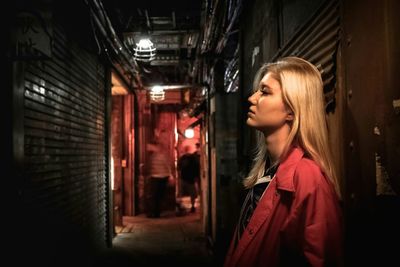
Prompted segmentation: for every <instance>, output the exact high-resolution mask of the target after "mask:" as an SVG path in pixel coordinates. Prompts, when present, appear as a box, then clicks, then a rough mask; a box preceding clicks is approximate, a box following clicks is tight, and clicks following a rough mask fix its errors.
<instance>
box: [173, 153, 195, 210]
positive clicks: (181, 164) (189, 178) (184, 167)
mask: <svg viewBox="0 0 400 267" xmlns="http://www.w3.org/2000/svg"><path fill="white" fill-rule="evenodd" d="M184 149H185V153H184V154H183V155H182V156H181V157H180V158H179V161H178V170H179V174H180V178H181V185H182V195H183V196H190V203H191V207H190V211H191V212H195V211H196V208H195V201H196V198H197V195H198V193H197V184H198V182H199V179H200V161H199V157H198V155H197V153H190V146H186V147H185V148H184Z"/></svg>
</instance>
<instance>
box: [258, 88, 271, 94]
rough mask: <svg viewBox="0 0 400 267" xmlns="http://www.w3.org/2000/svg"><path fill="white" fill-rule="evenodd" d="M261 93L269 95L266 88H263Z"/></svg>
mask: <svg viewBox="0 0 400 267" xmlns="http://www.w3.org/2000/svg"><path fill="white" fill-rule="evenodd" d="M260 92H261V93H262V94H263V95H267V94H269V92H268V89H267V88H265V87H262V88H261V89H260Z"/></svg>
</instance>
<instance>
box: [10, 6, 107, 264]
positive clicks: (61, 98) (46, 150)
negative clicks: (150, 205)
mask: <svg viewBox="0 0 400 267" xmlns="http://www.w3.org/2000/svg"><path fill="white" fill-rule="evenodd" d="M83 7H84V6H83ZM70 8H72V6H71V7H70ZM65 11H66V10H62V8H60V7H59V6H56V4H55V3H52V2H51V1H32V2H25V1H18V4H17V5H16V6H15V8H14V9H12V10H11V11H10V12H11V14H12V15H11V17H12V19H11V21H12V22H13V23H12V27H11V28H10V29H11V32H12V34H11V35H12V37H11V38H10V43H11V44H12V45H11V46H10V49H9V51H8V52H9V53H8V59H9V60H10V62H11V63H10V69H11V75H12V77H13V78H12V85H11V91H12V110H13V111H14V113H13V127H12V129H13V132H12V134H13V138H12V140H9V141H10V143H11V144H12V145H13V153H14V154H13V156H12V159H13V162H14V164H16V167H15V168H14V176H12V177H10V179H11V180H13V185H15V186H14V187H13V196H14V197H15V198H13V200H14V199H15V201H13V203H12V204H13V205H14V204H15V205H14V206H13V207H14V213H13V214H15V216H13V217H10V220H11V224H12V225H13V227H14V230H15V231H13V232H14V234H15V236H14V238H13V242H12V243H10V245H9V246H10V247H11V249H12V250H16V251H15V252H13V253H14V254H15V253H18V252H22V253H21V257H16V258H14V259H13V261H14V263H15V264H14V265H15V266H22V264H26V263H27V262H29V263H30V264H33V265H38V266H71V265H77V266H83V265H84V266H88V265H89V264H90V262H91V261H93V260H94V259H93V257H92V256H94V255H95V254H96V253H97V251H99V250H100V249H103V248H105V247H106V245H107V238H108V237H107V236H108V230H107V227H108V214H107V203H108V193H107V192H108V178H109V175H108V137H107V136H108V135H107V123H108V122H107V118H106V117H107V113H108V111H107V107H106V106H107V104H106V103H107V95H108V93H107V90H109V86H108V85H107V76H108V75H109V74H107V72H106V70H105V68H104V64H103V63H102V62H101V61H100V60H99V57H98V55H97V54H96V53H95V52H90V47H91V43H90V41H89V40H88V39H79V40H78V37H77V35H73V34H71V28H70V25H69V24H68V20H65V16H64V13H63V12H65ZM71 15H72V13H70V14H69V20H70V21H73V20H74V23H78V21H79V18H80V17H79V16H78V15H77V16H76V17H74V16H71ZM81 23H82V24H84V23H85V22H84V21H81ZM78 24H79V23H78ZM74 31H75V32H78V31H79V27H77V28H75V29H74ZM87 35H88V34H87V33H86V36H87ZM18 43H19V44H20V45H21V46H20V47H18V49H17V50H15V49H14V48H15V47H16V44H18ZM83 44H85V45H83ZM92 51H96V50H95V49H92ZM5 101H7V100H5ZM14 190H15V191H14Z"/></svg>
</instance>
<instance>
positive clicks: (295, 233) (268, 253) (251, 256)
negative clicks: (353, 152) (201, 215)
mask: <svg viewBox="0 0 400 267" xmlns="http://www.w3.org/2000/svg"><path fill="white" fill-rule="evenodd" d="M342 234H343V224H342V215H341V208H340V206H339V200H338V198H337V195H336V193H335V191H334V189H333V185H332V183H331V182H330V181H329V180H328V179H327V178H326V177H325V176H324V174H323V173H322V172H321V169H320V168H319V167H318V165H317V164H316V163H315V162H314V161H313V160H310V159H308V158H305V157H304V152H303V150H302V149H300V148H293V149H292V150H291V151H290V153H289V155H288V157H286V159H285V160H284V161H283V162H281V164H280V166H279V167H278V170H277V172H276V176H275V178H274V179H273V180H272V181H271V182H270V184H269V186H268V187H267V189H266V192H265V193H264V196H263V197H262V198H261V199H260V202H259V203H258V205H257V207H256V209H255V211H254V213H253V216H252V217H251V219H250V222H249V224H248V225H247V227H246V229H245V230H244V232H243V234H242V237H241V239H240V240H239V242H237V244H236V247H235V244H234V243H235V242H234V240H236V238H237V237H236V233H235V235H234V237H233V239H232V242H231V245H230V248H229V250H228V254H227V257H226V259H225V264H224V266H225V267H231V266H232V267H233V266H245V267H255V266H264V267H271V266H296V267H298V266H342V265H343V263H342V261H343V257H342V256H343V254H342V237H343V236H342Z"/></svg>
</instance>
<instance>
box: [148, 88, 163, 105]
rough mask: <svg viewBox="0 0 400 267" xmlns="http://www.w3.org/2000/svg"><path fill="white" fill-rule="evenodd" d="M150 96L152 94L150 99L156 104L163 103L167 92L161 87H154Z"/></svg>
mask: <svg viewBox="0 0 400 267" xmlns="http://www.w3.org/2000/svg"><path fill="white" fill-rule="evenodd" d="M149 94H150V99H151V100H153V101H155V102H158V101H163V100H164V98H165V91H164V89H163V88H162V87H161V86H159V85H156V86H153V87H152V88H151V90H150V92H149Z"/></svg>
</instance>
